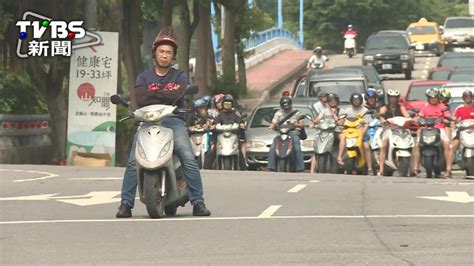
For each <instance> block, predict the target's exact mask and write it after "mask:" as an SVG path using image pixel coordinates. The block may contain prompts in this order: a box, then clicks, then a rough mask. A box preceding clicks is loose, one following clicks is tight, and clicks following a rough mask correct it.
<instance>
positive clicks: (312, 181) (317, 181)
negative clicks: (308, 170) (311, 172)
mask: <svg viewBox="0 0 474 266" xmlns="http://www.w3.org/2000/svg"><path fill="white" fill-rule="evenodd" d="M309 182H310V183H319V180H309Z"/></svg>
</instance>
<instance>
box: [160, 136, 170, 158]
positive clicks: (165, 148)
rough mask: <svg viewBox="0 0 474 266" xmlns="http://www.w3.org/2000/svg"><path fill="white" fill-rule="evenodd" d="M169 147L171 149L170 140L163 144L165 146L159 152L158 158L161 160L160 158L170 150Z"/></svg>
mask: <svg viewBox="0 0 474 266" xmlns="http://www.w3.org/2000/svg"><path fill="white" fill-rule="evenodd" d="M170 147H171V140H170V141H168V142H167V143H166V144H165V146H163V148H162V149H161V151H160V155H159V156H158V158H161V157H163V156H165V155H166V154H167V153H168V151H169V150H170Z"/></svg>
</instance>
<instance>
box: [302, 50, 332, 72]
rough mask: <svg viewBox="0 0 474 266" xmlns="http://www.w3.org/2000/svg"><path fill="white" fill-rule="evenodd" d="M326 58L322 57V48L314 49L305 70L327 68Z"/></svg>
mask: <svg viewBox="0 0 474 266" xmlns="http://www.w3.org/2000/svg"><path fill="white" fill-rule="evenodd" d="M327 61H329V59H328V58H327V56H325V55H323V48H321V47H320V46H318V47H316V48H314V50H313V55H312V56H311V57H310V58H309V61H308V65H306V69H323V68H325V67H327V63H326V62H327Z"/></svg>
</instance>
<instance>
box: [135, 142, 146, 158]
mask: <svg viewBox="0 0 474 266" xmlns="http://www.w3.org/2000/svg"><path fill="white" fill-rule="evenodd" d="M137 150H138V155H140V157H142V158H143V159H145V160H146V154H145V151H144V150H143V147H142V145H141V144H138V145H137Z"/></svg>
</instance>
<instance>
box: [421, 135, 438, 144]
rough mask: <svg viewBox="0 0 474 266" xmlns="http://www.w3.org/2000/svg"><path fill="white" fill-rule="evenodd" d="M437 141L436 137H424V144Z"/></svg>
mask: <svg viewBox="0 0 474 266" xmlns="http://www.w3.org/2000/svg"><path fill="white" fill-rule="evenodd" d="M435 140H436V136H423V142H425V143H432V142H434V141H435Z"/></svg>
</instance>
